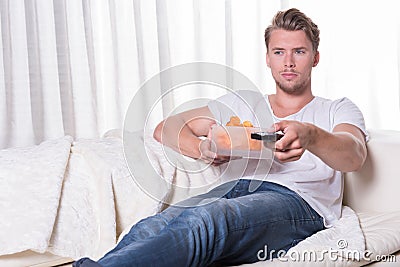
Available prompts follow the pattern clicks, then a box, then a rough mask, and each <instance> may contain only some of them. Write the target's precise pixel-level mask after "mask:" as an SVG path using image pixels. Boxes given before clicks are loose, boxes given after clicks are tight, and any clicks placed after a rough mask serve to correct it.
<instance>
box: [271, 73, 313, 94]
mask: <svg viewBox="0 0 400 267" xmlns="http://www.w3.org/2000/svg"><path fill="white" fill-rule="evenodd" d="M274 80H275V83H276V86H277V88H279V89H281V90H282V91H283V92H285V93H286V94H289V95H300V94H302V93H303V92H304V91H305V90H306V88H307V85H308V82H309V80H304V81H302V82H300V83H296V82H294V81H293V82H292V83H290V82H289V84H284V83H282V82H280V81H279V80H278V79H276V77H274Z"/></svg>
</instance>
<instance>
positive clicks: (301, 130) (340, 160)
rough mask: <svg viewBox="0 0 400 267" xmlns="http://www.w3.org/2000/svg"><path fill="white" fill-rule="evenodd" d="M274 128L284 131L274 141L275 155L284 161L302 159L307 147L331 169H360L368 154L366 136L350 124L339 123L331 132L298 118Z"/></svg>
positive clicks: (346, 170)
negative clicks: (277, 139) (282, 135)
mask: <svg viewBox="0 0 400 267" xmlns="http://www.w3.org/2000/svg"><path fill="white" fill-rule="evenodd" d="M275 129H276V130H277V131H279V130H281V131H283V132H284V133H285V136H284V137H283V138H282V139H281V140H279V141H277V142H276V144H275V146H276V151H275V157H276V158H277V159H278V160H280V161H282V162H288V161H294V160H298V159H300V157H301V155H302V154H303V153H304V151H305V150H306V149H307V150H308V151H310V152H311V153H313V154H314V155H316V156H317V157H319V158H320V159H321V160H322V161H323V162H325V163H326V164H327V165H328V166H330V167H331V168H333V169H335V170H339V171H343V172H350V171H356V170H358V169H359V168H361V167H362V165H363V164H364V161H365V159H366V157H367V148H366V142H365V136H364V134H363V133H362V131H361V130H360V129H359V128H357V127H356V126H354V125H351V124H347V123H342V124H339V125H337V126H336V127H335V128H334V129H333V132H332V133H330V132H327V131H325V130H323V129H321V128H319V127H317V126H315V125H313V124H310V123H301V122H298V121H281V122H279V123H276V124H275Z"/></svg>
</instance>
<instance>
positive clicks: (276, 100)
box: [268, 91, 314, 118]
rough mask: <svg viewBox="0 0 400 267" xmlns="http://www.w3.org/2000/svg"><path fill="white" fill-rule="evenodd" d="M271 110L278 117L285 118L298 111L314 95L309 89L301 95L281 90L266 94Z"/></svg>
mask: <svg viewBox="0 0 400 267" xmlns="http://www.w3.org/2000/svg"><path fill="white" fill-rule="evenodd" d="M268 99H269V103H270V105H271V108H272V111H273V113H274V115H275V116H277V117H278V118H285V117H287V116H289V115H292V114H295V113H297V112H299V111H300V110H301V109H302V108H303V107H304V106H306V105H307V104H308V103H310V102H311V101H312V100H313V99H314V96H313V95H312V93H311V91H309V92H307V93H304V94H301V95H291V94H287V93H285V92H282V91H277V93H276V94H272V95H269V96H268Z"/></svg>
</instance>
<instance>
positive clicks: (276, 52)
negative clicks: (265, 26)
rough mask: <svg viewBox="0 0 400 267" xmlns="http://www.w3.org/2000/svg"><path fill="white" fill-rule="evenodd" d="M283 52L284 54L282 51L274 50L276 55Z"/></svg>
mask: <svg viewBox="0 0 400 267" xmlns="http://www.w3.org/2000/svg"><path fill="white" fill-rule="evenodd" d="M282 54H283V52H282V51H275V52H274V55H282Z"/></svg>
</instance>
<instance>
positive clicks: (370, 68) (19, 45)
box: [0, 0, 400, 148]
mask: <svg viewBox="0 0 400 267" xmlns="http://www.w3.org/2000/svg"><path fill="white" fill-rule="evenodd" d="M396 5H397V1H396V0H391V1H388V0H387V1H362V0H357V1H354V0H353V1H345V0H341V1H328V2H327V1H318V0H304V1H300V0H298V1H294V0H293V1H290V0H281V1H279V0H271V1H265V0H251V1H247V0H0V16H1V20H0V23H1V26H0V31H1V42H0V46H1V47H0V148H6V147H14V146H25V145H31V144H36V143H39V142H41V141H43V140H46V139H51V138H56V137H59V136H63V135H66V134H68V135H71V136H73V137H75V138H96V137H100V136H101V135H102V134H104V133H105V132H106V131H107V130H109V129H114V128H122V127H123V123H124V118H125V113H126V111H127V109H128V106H129V104H130V102H131V100H132V98H133V97H134V95H135V93H136V92H137V91H138V90H139V88H140V86H141V85H142V84H143V83H145V81H147V80H148V79H150V78H151V77H153V76H154V75H156V74H158V73H159V72H160V71H162V70H165V69H167V68H169V67H171V66H176V65H179V64H184V63H189V62H197V61H202V62H214V63H219V64H223V65H227V66H231V67H233V68H234V69H236V70H238V71H239V72H241V73H243V74H244V75H246V76H247V77H248V78H249V79H251V80H252V81H253V82H254V83H255V84H256V85H257V86H258V87H259V88H260V90H261V91H262V92H265V93H270V92H274V82H273V80H272V78H271V77H270V74H269V70H268V69H267V68H266V65H265V45H264V40H263V32H264V29H265V27H266V26H267V25H268V24H269V23H270V21H271V18H272V16H273V14H275V12H276V11H278V10H280V9H286V8H289V7H298V8H300V9H301V10H302V11H304V12H305V13H306V14H308V15H309V16H310V17H311V18H312V19H313V20H314V21H315V22H316V23H317V24H318V25H319V27H320V29H321V46H320V52H321V62H320V65H319V66H318V67H317V68H315V72H314V73H313V90H314V93H315V94H317V95H321V96H324V97H331V98H336V97H341V96H348V97H349V98H351V99H352V100H353V101H354V102H356V104H357V105H359V107H360V108H361V109H362V111H363V112H364V114H365V116H366V121H367V126H368V127H369V128H386V129H398V130H400V111H399V109H400V105H399V103H400V89H399V88H400V85H399V84H400V51H399V50H400V18H399V17H398V16H397V14H396ZM148 93H149V94H161V93H162V92H148ZM195 97H214V95H213V94H212V90H211V91H210V90H203V91H202V90H200V91H196V90H188V92H187V93H186V94H184V96H183V98H182V96H179V97H178V96H174V95H172V97H169V98H166V99H163V101H162V106H163V107H162V108H161V109H160V111H161V112H156V113H155V114H156V115H155V117H153V118H152V123H156V122H157V121H158V120H161V119H162V118H163V117H164V116H166V115H167V114H168V113H169V112H170V111H171V110H172V109H173V108H174V107H175V106H177V105H180V104H182V103H184V102H185V101H187V100H189V99H193V98H195ZM142 104H143V105H144V106H145V105H152V104H153V103H146V98H144V99H143V101H142Z"/></svg>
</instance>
